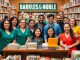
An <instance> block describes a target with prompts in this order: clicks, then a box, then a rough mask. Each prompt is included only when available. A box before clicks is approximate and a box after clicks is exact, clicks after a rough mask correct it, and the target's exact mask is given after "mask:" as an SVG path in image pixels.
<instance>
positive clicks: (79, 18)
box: [67, 14, 80, 20]
mask: <svg viewBox="0 0 80 60" xmlns="http://www.w3.org/2000/svg"><path fill="white" fill-rule="evenodd" d="M67 16H68V18H69V19H71V18H76V20H80V14H67Z"/></svg>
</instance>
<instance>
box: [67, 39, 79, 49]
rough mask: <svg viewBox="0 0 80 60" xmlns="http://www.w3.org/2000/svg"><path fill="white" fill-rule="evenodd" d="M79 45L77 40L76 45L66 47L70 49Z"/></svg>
mask: <svg viewBox="0 0 80 60" xmlns="http://www.w3.org/2000/svg"><path fill="white" fill-rule="evenodd" d="M78 44H79V40H77V41H76V43H74V44H72V45H71V46H68V48H72V47H75V46H77V45H78Z"/></svg>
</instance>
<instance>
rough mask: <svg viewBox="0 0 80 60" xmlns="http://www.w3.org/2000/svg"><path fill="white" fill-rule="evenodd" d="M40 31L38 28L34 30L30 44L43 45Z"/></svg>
mask: <svg viewBox="0 0 80 60" xmlns="http://www.w3.org/2000/svg"><path fill="white" fill-rule="evenodd" d="M41 33H42V31H41V29H40V28H36V29H35V30H34V32H33V37H32V38H31V40H30V41H31V42H37V44H38V45H41V44H42V43H43V38H42V34H41Z"/></svg>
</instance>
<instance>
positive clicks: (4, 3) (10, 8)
mask: <svg viewBox="0 0 80 60" xmlns="http://www.w3.org/2000/svg"><path fill="white" fill-rule="evenodd" d="M6 14H7V15H12V16H14V15H16V7H15V6H14V5H13V4H11V3H10V2H9V0H0V19H4V16H5V15H6ZM9 18H10V17H9Z"/></svg>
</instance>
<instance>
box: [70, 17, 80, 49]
mask: <svg viewBox="0 0 80 60" xmlns="http://www.w3.org/2000/svg"><path fill="white" fill-rule="evenodd" d="M70 25H71V28H72V29H73V32H74V33H76V34H77V35H78V37H79V40H80V26H78V25H77V22H76V19H74V18H72V19H70ZM77 49H78V50H80V44H79V45H78V46H77Z"/></svg>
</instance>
